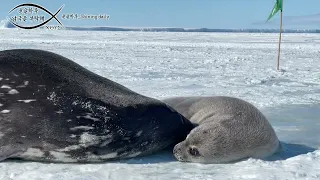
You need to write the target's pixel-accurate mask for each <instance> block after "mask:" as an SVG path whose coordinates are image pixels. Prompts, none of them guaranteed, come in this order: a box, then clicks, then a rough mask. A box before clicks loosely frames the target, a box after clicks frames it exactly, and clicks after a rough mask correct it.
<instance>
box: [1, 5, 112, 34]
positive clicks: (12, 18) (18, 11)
mask: <svg viewBox="0 0 320 180" xmlns="http://www.w3.org/2000/svg"><path fill="white" fill-rule="evenodd" d="M64 7H65V5H62V6H61V7H60V8H59V9H58V10H57V11H56V12H55V13H54V14H53V13H52V12H50V11H49V10H48V9H46V8H44V7H42V6H40V5H37V4H32V3H24V4H20V5H17V6H16V7H14V8H12V9H11V10H10V11H9V13H8V14H9V17H7V19H8V21H9V22H10V23H12V24H13V25H14V26H16V27H18V28H22V29H35V28H40V27H45V28H46V29H64V25H63V24H62V23H61V21H60V20H59V17H58V15H59V13H60V12H61V10H62V9H63V8H64ZM61 18H62V19H66V20H81V19H86V20H90V19H93V20H98V19H105V20H109V18H110V16H109V15H107V14H100V15H92V14H78V13H66V14H62V15H61ZM52 21H54V22H55V23H56V25H52V24H51V25H49V23H51V22H52Z"/></svg>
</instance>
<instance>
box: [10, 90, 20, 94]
mask: <svg viewBox="0 0 320 180" xmlns="http://www.w3.org/2000/svg"><path fill="white" fill-rule="evenodd" d="M8 94H11V95H14V94H19V91H17V90H16V89H11V90H10V91H9V92H8Z"/></svg>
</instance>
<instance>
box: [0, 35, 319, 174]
mask: <svg viewBox="0 0 320 180" xmlns="http://www.w3.org/2000/svg"><path fill="white" fill-rule="evenodd" d="M277 41H278V34H275V33H270V34H267V33H254V34H250V33H198V32H184V33H181V32H107V31H67V30H61V31H50V30H20V29H4V30H0V50H5V49H13V48H35V49H44V50H49V51H53V52H56V53H59V54H61V55H63V56H66V57H68V58H70V59H72V60H74V61H75V62H77V63H79V64H81V65H83V66H84V67H86V68H88V69H89V70H91V71H93V72H95V73H97V74H99V75H102V76H104V77H107V78H109V79H111V80H114V81H116V82H118V83H120V84H122V85H125V86H126V87H128V88H130V89H132V90H134V91H136V92H138V93H140V94H143V95H147V96H150V97H154V98H159V99H161V98H165V97H171V96H179V95H185V96H187V95H228V96H234V97H239V98H242V99H245V100H247V101H249V102H251V103H253V104H254V105H256V106H257V107H258V108H259V109H261V111H262V112H263V113H264V114H265V115H266V116H267V118H268V119H269V121H270V123H271V124H272V126H273V127H274V129H275V131H276V133H277V135H278V137H279V139H280V140H281V141H282V142H283V144H284V152H283V153H280V154H277V155H274V156H272V157H270V158H269V159H267V160H256V159H248V160H244V161H240V162H236V163H230V164H197V163H181V162H177V161H176V160H175V159H174V158H173V156H172V153H171V152H170V151H168V152H166V151H165V152H159V153H157V154H154V155H151V156H148V157H141V158H135V159H130V160H124V161H120V162H108V163H102V164H51V163H37V162H23V163H22V162H18V161H6V162H2V163H0V179H5V180H7V179H15V180H22V179H52V180H60V179H68V180H82V179H83V180H84V179H91V180H98V179H117V180H119V179H126V180H129V179H134V180H138V179H177V180H180V179H201V180H205V179H261V180H271V179H290V180H291V179H320V150H319V148H320V131H319V129H320V120H319V118H320V111H319V108H320V103H319V102H320V71H319V69H320V43H319V42H320V35H319V34H284V35H283V43H282V45H281V63H280V67H281V71H279V72H278V71H276V70H275V68H276V59H277Z"/></svg>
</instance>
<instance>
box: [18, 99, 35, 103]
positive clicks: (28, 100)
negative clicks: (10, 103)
mask: <svg viewBox="0 0 320 180" xmlns="http://www.w3.org/2000/svg"><path fill="white" fill-rule="evenodd" d="M33 101H37V100H36V99H27V100H18V102H24V103H30V102H33Z"/></svg>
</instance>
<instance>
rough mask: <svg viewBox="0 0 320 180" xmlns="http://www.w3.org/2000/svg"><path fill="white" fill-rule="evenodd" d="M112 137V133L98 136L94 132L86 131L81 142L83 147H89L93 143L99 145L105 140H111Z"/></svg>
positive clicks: (81, 137)
mask: <svg viewBox="0 0 320 180" xmlns="http://www.w3.org/2000/svg"><path fill="white" fill-rule="evenodd" d="M111 138H112V136H111V135H106V136H96V135H94V134H89V133H88V132H85V133H83V134H81V136H80V140H79V143H80V145H81V146H83V147H89V146H91V145H97V144H100V143H101V142H103V141H105V140H110V139H111Z"/></svg>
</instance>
